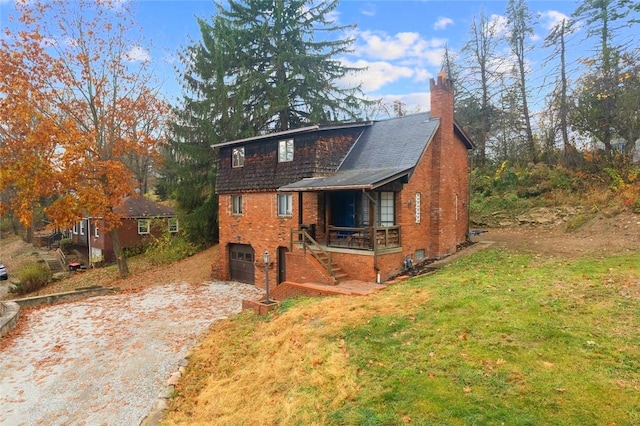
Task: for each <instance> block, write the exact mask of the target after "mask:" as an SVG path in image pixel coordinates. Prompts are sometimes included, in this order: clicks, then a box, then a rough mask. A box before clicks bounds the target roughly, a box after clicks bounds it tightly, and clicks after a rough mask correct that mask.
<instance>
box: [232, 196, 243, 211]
mask: <svg viewBox="0 0 640 426" xmlns="http://www.w3.org/2000/svg"><path fill="white" fill-rule="evenodd" d="M231 214H242V195H232V196H231Z"/></svg>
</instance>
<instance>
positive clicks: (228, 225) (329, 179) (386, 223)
mask: <svg viewBox="0 0 640 426" xmlns="http://www.w3.org/2000/svg"><path fill="white" fill-rule="evenodd" d="M430 87H431V111H430V112H429V113H419V114H413V115H408V116H403V117H397V118H391V119H388V120H381V121H375V122H358V123H350V124H336V125H328V126H311V127H305V128H300V129H295V130H289V131H284V132H279V133H273V134H267V135H263V136H257V137H253V138H247V139H242V140H236V141H231V142H227V143H223V144H219V145H216V146H214V148H215V149H217V150H218V176H217V187H216V192H217V193H218V195H219V226H220V247H221V250H220V255H221V259H220V260H221V261H220V271H219V273H220V275H221V278H223V279H231V280H237V281H243V282H248V283H256V284H258V285H261V286H262V285H263V283H264V264H263V261H262V256H263V253H264V252H265V251H268V252H269V253H270V258H271V260H272V265H271V266H272V269H273V272H272V273H270V278H271V279H275V281H276V283H281V282H283V281H285V280H286V281H293V282H298V283H321V284H335V283H336V282H339V281H341V280H348V279H355V280H363V281H371V282H373V281H376V282H384V281H385V280H387V279H388V278H389V277H391V276H393V275H394V274H397V273H399V272H401V271H402V270H403V268H405V267H406V266H407V265H408V264H409V263H410V262H411V263H415V262H418V261H420V260H423V259H430V258H440V257H444V256H447V255H449V254H452V253H454V252H455V251H456V249H457V246H458V245H459V244H461V243H463V242H464V241H465V240H466V238H467V232H468V216H469V210H468V197H469V189H468V168H469V163H468V150H469V149H471V148H472V147H473V145H472V143H471V141H470V140H469V139H468V138H467V136H466V135H465V134H464V132H463V131H462V130H461V128H459V127H458V126H457V125H456V124H455V123H454V119H453V88H452V85H451V82H450V81H449V80H448V79H446V77H445V76H444V75H439V76H438V79H437V81H434V80H432V81H431V83H430Z"/></svg>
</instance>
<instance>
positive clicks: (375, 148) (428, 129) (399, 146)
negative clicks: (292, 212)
mask: <svg viewBox="0 0 640 426" xmlns="http://www.w3.org/2000/svg"><path fill="white" fill-rule="evenodd" d="M439 125H440V120H439V119H438V118H431V116H430V115H429V113H419V114H412V115H407V116H404V117H396V118H391V119H389V120H383V121H377V122H375V123H374V124H373V125H372V126H371V127H369V128H367V129H366V130H365V132H364V134H363V135H362V137H361V138H360V139H359V140H358V141H357V142H356V143H355V145H354V146H353V148H352V149H351V151H350V152H349V154H347V157H346V158H345V160H344V161H343V162H342V164H341V165H340V167H339V168H338V170H337V173H336V174H335V175H332V176H328V177H319V178H309V179H303V180H301V181H298V182H295V183H292V184H290V185H286V186H283V187H281V188H279V190H281V191H314V190H315V191H322V190H325V189H362V188H364V189H374V188H377V187H379V186H381V185H384V184H386V183H388V182H390V181H391V180H394V179H397V178H399V177H401V176H406V175H408V174H410V173H411V171H412V170H413V168H414V167H415V166H416V165H417V163H418V161H419V160H420V157H422V154H423V152H424V151H425V149H426V148H427V145H428V144H429V142H430V141H431V139H432V138H433V136H434V135H435V133H436V130H437V129H438V126H439Z"/></svg>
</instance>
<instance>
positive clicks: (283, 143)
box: [278, 139, 295, 163]
mask: <svg viewBox="0 0 640 426" xmlns="http://www.w3.org/2000/svg"><path fill="white" fill-rule="evenodd" d="M289 145H291V149H289ZM294 146H295V145H294V142H293V139H282V140H280V141H278V163H287V162H290V161H293V157H294Z"/></svg>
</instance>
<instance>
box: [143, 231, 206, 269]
mask: <svg viewBox="0 0 640 426" xmlns="http://www.w3.org/2000/svg"><path fill="white" fill-rule="evenodd" d="M197 251H198V248H197V247H196V246H195V245H193V244H192V243H190V242H189V241H187V240H186V239H185V238H184V237H182V236H180V235H169V234H165V235H163V236H162V237H159V238H156V239H155V240H153V242H152V243H151V244H150V245H149V246H148V248H147V250H146V254H147V256H149V257H150V258H151V263H152V264H154V265H163V264H167V263H172V262H176V261H178V260H180V259H184V258H185V257H189V256H191V255H193V254H195V253H197Z"/></svg>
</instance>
